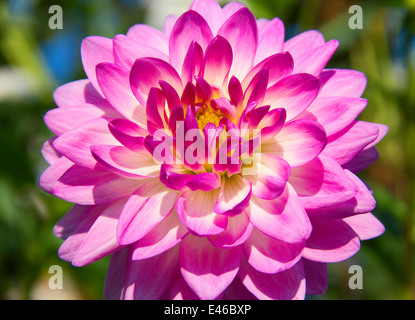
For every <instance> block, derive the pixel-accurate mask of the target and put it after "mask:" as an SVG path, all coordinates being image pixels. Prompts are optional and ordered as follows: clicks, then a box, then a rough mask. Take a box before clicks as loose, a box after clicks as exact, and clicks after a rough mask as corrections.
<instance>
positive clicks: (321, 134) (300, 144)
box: [261, 119, 327, 168]
mask: <svg viewBox="0 0 415 320" xmlns="http://www.w3.org/2000/svg"><path fill="white" fill-rule="evenodd" d="M326 143H327V138H326V132H325V131H324V128H323V127H322V126H321V125H320V124H319V123H318V122H317V121H314V120H308V119H307V120H306V119H301V120H296V121H292V122H290V123H287V124H286V125H285V126H284V127H283V128H282V130H281V131H280V132H279V133H278V135H276V136H275V138H274V139H269V140H267V141H265V142H264V143H263V144H262V145H261V152H262V153H263V154H269V155H273V156H277V157H280V158H282V159H284V160H285V161H287V162H288V163H289V164H290V166H291V167H292V168H293V167H299V166H302V165H305V164H306V163H308V162H310V161H311V160H313V159H314V158H315V157H317V156H318V155H319V154H320V153H321V152H322V151H323V149H324V147H325V146H326ZM323 152H324V151H323Z"/></svg>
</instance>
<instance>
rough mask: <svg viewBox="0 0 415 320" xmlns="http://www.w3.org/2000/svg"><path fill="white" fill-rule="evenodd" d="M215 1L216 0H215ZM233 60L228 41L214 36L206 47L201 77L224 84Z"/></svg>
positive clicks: (217, 84) (215, 83)
mask: <svg viewBox="0 0 415 320" xmlns="http://www.w3.org/2000/svg"><path fill="white" fill-rule="evenodd" d="M215 3H216V1H215ZM232 61H233V52H232V47H231V45H230V43H229V42H228V41H227V40H226V39H225V38H223V37H222V36H217V37H215V38H214V39H213V40H212V41H211V43H210V44H209V46H208V47H207V48H206V54H205V57H204V64H203V72H202V76H203V78H204V79H205V80H206V81H207V82H208V83H210V84H213V85H216V86H218V87H222V86H224V85H225V83H226V80H227V77H228V74H229V70H230V69H231V66H232Z"/></svg>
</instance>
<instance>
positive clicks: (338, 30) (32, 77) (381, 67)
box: [0, 0, 415, 300]
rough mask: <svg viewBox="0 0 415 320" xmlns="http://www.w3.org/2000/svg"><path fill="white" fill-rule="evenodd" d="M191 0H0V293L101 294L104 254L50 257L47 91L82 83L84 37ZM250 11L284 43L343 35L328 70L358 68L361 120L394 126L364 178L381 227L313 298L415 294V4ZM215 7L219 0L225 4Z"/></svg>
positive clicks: (285, 4)
mask: <svg viewBox="0 0 415 320" xmlns="http://www.w3.org/2000/svg"><path fill="white" fill-rule="evenodd" d="M190 2H191V1H188V0H174V1H173V0H152V1H146V0H142V1H140V0H123V1H111V0H88V1H86V0H84V1H81V0H71V1H70V0H65V1H46V0H0V146H1V147H0V154H1V157H0V299H3V300H4V299H101V298H102V292H103V285H104V279H105V273H106V268H107V264H108V258H106V259H103V260H101V261H98V262H96V263H93V264H91V265H89V266H86V267H83V268H75V267H72V266H71V265H70V264H69V263H67V262H65V261H62V260H60V259H59V258H58V256H57V250H58V248H59V246H60V244H61V242H62V241H61V240H59V239H57V238H55V237H54V236H53V234H52V227H53V225H54V224H55V223H56V222H57V221H58V220H59V219H60V217H62V216H63V215H64V214H65V212H66V211H67V210H69V208H70V207H71V205H70V204H68V203H66V202H64V201H62V200H59V199H57V198H55V197H52V196H50V195H47V194H45V193H44V192H43V191H41V190H40V189H39V187H38V186H37V181H38V178H39V175H40V174H41V172H42V171H43V170H44V169H45V168H46V163H45V161H44V160H43V159H42V157H41V154H40V148H41V146H42V143H43V142H44V141H45V140H46V139H48V138H49V137H51V136H52V133H51V132H50V131H49V130H48V129H47V128H46V126H45V125H44V123H43V115H44V114H45V112H46V111H47V110H49V109H52V108H54V107H55V106H54V102H53V99H52V93H53V90H54V89H55V88H56V87H57V86H59V85H61V84H63V83H66V82H70V81H73V80H76V79H82V78H85V74H84V72H83V70H82V65H81V59H80V53H79V48H80V43H81V40H82V39H83V38H84V37H86V36H88V35H101V36H107V37H113V36H115V35H116V34H118V33H124V34H125V33H126V31H127V29H128V27H129V26H131V25H133V24H135V23H143V22H144V23H148V24H151V25H153V26H155V27H158V28H160V27H161V26H162V22H163V20H164V17H165V16H166V15H167V14H168V13H169V12H170V13H175V14H180V13H182V12H184V11H185V10H186V8H188V6H189V4H190ZM244 2H245V3H246V4H247V5H248V7H249V8H250V9H251V10H252V11H253V12H254V14H255V16H256V17H257V18H261V17H264V18H273V17H275V16H278V17H280V18H281V19H282V20H283V21H284V22H285V25H286V30H287V38H290V37H292V36H294V35H296V34H298V33H300V32H302V31H305V30H308V29H318V30H320V31H321V32H322V33H323V34H324V36H325V37H326V40H329V39H338V40H340V48H339V50H338V51H337V52H336V54H335V55H334V57H333V59H332V60H331V62H330V64H329V67H338V68H351V69H356V70H360V71H362V72H364V73H365V74H366V75H367V77H368V86H367V89H366V91H365V94H364V97H365V98H367V99H368V100H369V104H368V107H367V109H366V110H365V111H364V113H363V114H362V115H361V116H360V119H362V120H366V121H372V122H379V123H384V124H386V125H388V126H389V128H390V131H389V134H388V135H387V137H386V138H385V139H384V141H382V142H381V143H380V144H379V146H378V149H379V152H380V159H379V160H378V161H377V162H376V163H375V164H374V165H372V166H371V167H370V168H369V169H368V170H366V171H365V172H362V173H361V174H360V177H362V178H363V179H364V180H365V181H366V182H368V184H369V185H370V186H371V187H372V188H373V190H374V195H375V197H376V199H377V203H378V205H377V208H376V210H375V211H374V214H375V215H376V216H377V217H378V218H379V219H380V220H381V221H382V222H383V223H384V225H385V226H386V232H385V234H384V235H383V236H381V237H380V238H377V239H373V240H369V241H365V242H362V249H361V250H360V252H359V253H357V254H356V255H355V256H354V257H352V258H351V259H349V260H347V261H344V262H342V263H338V264H333V265H329V276H330V278H329V289H328V291H327V293H326V294H325V295H324V296H318V297H308V298H309V299H414V298H415V282H414V262H415V253H414V245H415V227H414V221H415V219H414V208H415V186H414V183H413V182H414V174H415V148H414V141H415V115H414V111H415V0H407V1H404V0H402V1H368V0H366V1H340V0H306V1H300V0H251V1H244ZM55 4H58V5H60V6H61V7H62V9H63V29H62V30H59V29H57V30H51V29H50V28H49V27H48V22H49V19H50V17H51V14H49V12H48V11H49V7H50V6H52V5H55ZM221 4H224V2H223V1H222V2H221ZM354 4H358V5H360V6H361V7H362V8H363V29H362V30H358V29H357V30H351V29H350V28H349V27H348V22H349V19H350V17H351V16H352V14H349V13H348V9H349V7H350V6H351V5H354ZM354 264H358V265H360V266H362V268H363V290H351V289H349V287H348V280H349V278H350V276H351V275H350V274H349V273H348V270H349V267H350V266H351V265H354ZM52 265H59V266H61V267H62V269H63V287H64V289H63V290H51V289H49V287H48V281H49V278H50V277H51V274H49V273H48V271H49V267H50V266H52Z"/></svg>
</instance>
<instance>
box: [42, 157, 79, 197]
mask: <svg viewBox="0 0 415 320" xmlns="http://www.w3.org/2000/svg"><path fill="white" fill-rule="evenodd" d="M73 165H74V163H73V162H72V161H70V160H68V159H67V158H65V157H61V158H59V159H58V160H56V161H55V162H54V163H53V164H52V165H50V166H49V167H48V168H47V169H46V170H45V171H44V172H43V173H42V175H41V176H40V178H39V186H40V187H41V188H42V189H43V190H44V191H46V192H49V193H50V192H52V188H53V186H54V185H55V184H56V182H57V181H58V180H59V178H60V177H61V176H62V175H63V174H64V173H65V172H66V171H67V170H68V169H69V168H70V167H72V166H73Z"/></svg>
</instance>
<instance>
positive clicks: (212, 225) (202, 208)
mask: <svg viewBox="0 0 415 320" xmlns="http://www.w3.org/2000/svg"><path fill="white" fill-rule="evenodd" d="M218 196H219V190H217V189H216V190H212V191H200V190H198V191H187V192H185V193H184V194H183V195H181V196H180V197H179V199H178V200H177V214H178V215H179V218H180V220H181V221H182V222H183V224H184V225H185V226H186V227H187V228H188V229H190V230H191V231H193V232H195V233H196V234H198V235H199V236H201V237H203V236H207V235H216V234H219V233H221V232H223V231H225V230H226V226H227V224H228V217H227V216H224V215H218V214H216V213H215V212H214V210H213V206H214V204H215V202H216V200H217V199H218Z"/></svg>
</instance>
